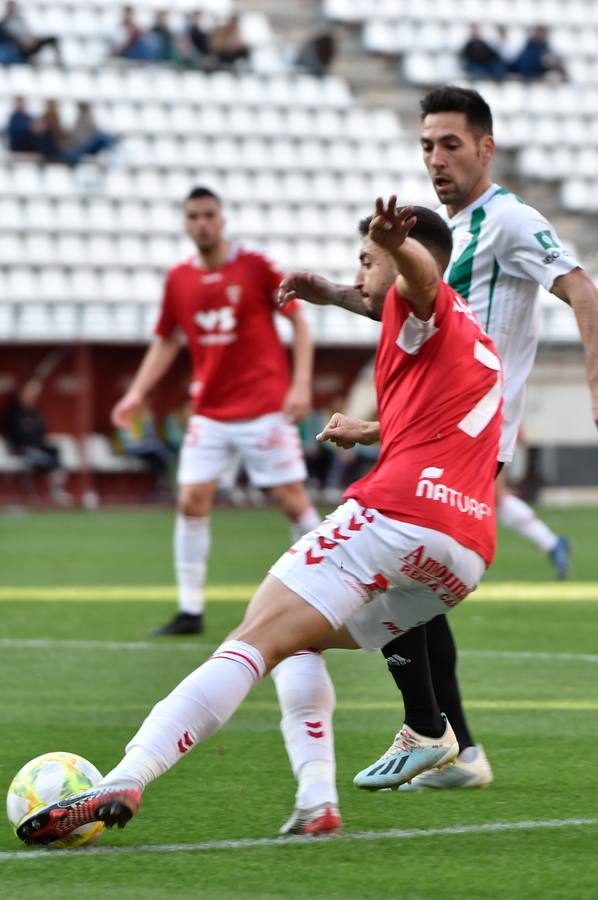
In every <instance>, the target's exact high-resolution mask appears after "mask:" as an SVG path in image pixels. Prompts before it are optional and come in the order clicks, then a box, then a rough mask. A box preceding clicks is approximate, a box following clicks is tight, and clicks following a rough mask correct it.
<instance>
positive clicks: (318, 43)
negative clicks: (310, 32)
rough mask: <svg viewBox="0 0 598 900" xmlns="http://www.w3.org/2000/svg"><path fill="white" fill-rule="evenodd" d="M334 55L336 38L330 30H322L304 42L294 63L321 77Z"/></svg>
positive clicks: (326, 70) (332, 60) (325, 72)
mask: <svg viewBox="0 0 598 900" xmlns="http://www.w3.org/2000/svg"><path fill="white" fill-rule="evenodd" d="M335 57H336V38H335V36H334V34H333V33H332V32H331V31H324V32H322V33H321V34H317V35H315V37H312V38H310V39H309V40H308V41H306V42H305V44H304V45H303V46H302V47H301V49H300V50H299V52H298V53H297V56H296V58H295V65H297V66H300V68H302V69H306V70H307V71H308V72H309V74H310V75H315V76H316V77H317V78H323V77H324V76H325V75H327V74H328V70H329V69H330V66H331V65H332V63H333V62H334V59H335Z"/></svg>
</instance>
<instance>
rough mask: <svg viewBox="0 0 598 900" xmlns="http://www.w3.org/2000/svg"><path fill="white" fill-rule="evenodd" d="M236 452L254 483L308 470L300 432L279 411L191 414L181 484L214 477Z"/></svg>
mask: <svg viewBox="0 0 598 900" xmlns="http://www.w3.org/2000/svg"><path fill="white" fill-rule="evenodd" d="M237 458H239V459H240V461H241V462H242V464H243V465H244V467H245V470H246V472H247V475H248V477H249V479H250V481H251V483H252V484H254V485H256V487H276V486H277V485H279V484H290V483H291V482H294V481H304V480H305V478H306V475H307V472H306V469H305V462H304V460H303V453H302V450H301V443H300V440H299V432H298V431H297V428H296V427H295V426H294V425H291V424H290V423H289V422H288V421H287V419H286V418H285V416H284V415H283V413H281V412H276V413H268V415H265V416H260V417H259V418H257V419H244V420H242V421H235V422H218V421H217V420H216V419H207V418H206V417H205V416H192V417H191V418H190V419H189V425H188V427H187V433H186V435H185V441H184V443H183V446H182V448H181V455H180V458H179V472H178V482H179V484H201V483H203V482H206V481H216V480H217V479H219V478H220V476H221V475H222V474H223V473H224V472H226V470H227V469H228V468H229V466H230V465H231V463H233V462H234V461H235V460H236V459H237Z"/></svg>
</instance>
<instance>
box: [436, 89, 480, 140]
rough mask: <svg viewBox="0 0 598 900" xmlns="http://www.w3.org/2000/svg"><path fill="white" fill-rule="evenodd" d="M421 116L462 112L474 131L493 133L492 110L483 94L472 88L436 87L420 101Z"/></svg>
mask: <svg viewBox="0 0 598 900" xmlns="http://www.w3.org/2000/svg"><path fill="white" fill-rule="evenodd" d="M419 105H420V107H421V118H422V119H425V117H426V116H428V115H430V114H432V113H443V112H460V113H463V114H464V115H465V118H466V119H467V124H468V125H469V127H470V129H471V130H472V131H474V130H477V131H481V132H482V133H483V134H492V112H491V110H490V107H489V106H488V104H487V103H486V101H485V100H484V98H483V97H482V95H481V94H478V92H477V91H472V90H470V88H460V87H454V86H453V85H444V86H443V87H439V88H434V90H433V91H430V92H429V93H428V94H426V96H425V97H424V98H423V100H420V103H419Z"/></svg>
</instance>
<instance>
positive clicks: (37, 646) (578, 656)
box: [0, 638, 598, 663]
mask: <svg viewBox="0 0 598 900" xmlns="http://www.w3.org/2000/svg"><path fill="white" fill-rule="evenodd" d="M217 646H218V644H217V643H208V642H207V641H194V642H193V643H192V642H190V641H186V642H181V643H179V642H178V641H177V642H176V643H173V642H171V641H166V642H164V641H73V640H71V641H69V640H62V639H59V638H57V639H53V638H39V639H37V638H0V649H2V648H4V649H6V650H10V649H11V648H17V649H19V648H21V649H25V650H45V649H50V648H57V649H60V648H62V649H63V650H168V651H169V653H172V651H173V650H195V651H197V650H211V649H213V648H214V647H217ZM459 655H460V656H471V657H482V658H488V659H493V658H494V659H537V660H546V661H548V662H587V663H598V654H595V653H551V652H549V651H536V650H460V651H459Z"/></svg>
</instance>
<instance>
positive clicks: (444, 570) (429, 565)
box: [401, 544, 473, 607]
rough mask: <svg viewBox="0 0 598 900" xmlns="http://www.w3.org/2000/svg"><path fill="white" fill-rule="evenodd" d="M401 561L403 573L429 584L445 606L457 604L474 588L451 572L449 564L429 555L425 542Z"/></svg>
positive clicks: (414, 579) (421, 582)
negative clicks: (446, 564)
mask: <svg viewBox="0 0 598 900" xmlns="http://www.w3.org/2000/svg"><path fill="white" fill-rule="evenodd" d="M401 562H402V563H403V565H402V567H401V574H403V575H406V576H407V577H408V578H411V579H412V580H413V581H417V582H419V583H420V584H425V585H427V586H428V588H429V589H430V590H431V591H432V592H433V593H435V594H438V595H439V599H440V600H441V601H442V602H443V603H444V604H445V606H448V607H451V606H456V605H457V603H460V602H461V600H464V599H465V597H467V595H468V594H470V593H471V592H472V590H473V588H472V587H469V585H467V584H465V582H463V581H461V579H460V578H458V577H457V575H455V573H454V572H451V570H450V569H449V567H448V566H445V565H444V563H441V562H438V560H437V559H434V557H433V556H429V555H428V551H427V550H426V548H425V547H424V545H423V544H420V546H419V547H417V548H416V549H415V550H412V551H411V553H408V554H407V555H406V556H403V557H401Z"/></svg>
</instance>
